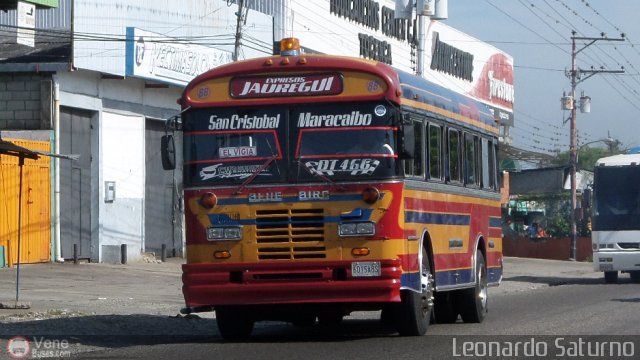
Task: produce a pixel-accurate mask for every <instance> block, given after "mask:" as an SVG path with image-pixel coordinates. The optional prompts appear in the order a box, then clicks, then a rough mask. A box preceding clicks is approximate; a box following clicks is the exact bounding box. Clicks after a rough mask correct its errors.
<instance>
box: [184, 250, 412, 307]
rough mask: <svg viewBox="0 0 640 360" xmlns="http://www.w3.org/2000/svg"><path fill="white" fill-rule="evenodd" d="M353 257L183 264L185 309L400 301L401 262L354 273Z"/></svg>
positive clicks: (382, 262)
mask: <svg viewBox="0 0 640 360" xmlns="http://www.w3.org/2000/svg"><path fill="white" fill-rule="evenodd" d="M351 264H352V261H331V262H328V261H327V262H320V261H309V262H307V261H305V262H296V263H290V262H287V263H274V262H271V263H253V264H246V263H228V264H185V265H182V283H183V286H182V292H183V295H184V299H185V303H186V306H187V307H191V308H197V307H206V306H217V305H258V304H305V303H307V304H311V303H372V302H377V303H380V302H399V301H400V277H401V275H402V270H401V266H400V260H382V261H380V276H375V277H353V276H352V274H351Z"/></svg>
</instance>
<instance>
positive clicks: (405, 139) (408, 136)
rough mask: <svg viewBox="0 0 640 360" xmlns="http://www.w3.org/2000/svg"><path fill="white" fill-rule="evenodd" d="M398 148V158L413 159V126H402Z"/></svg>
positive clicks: (414, 146) (414, 139)
mask: <svg viewBox="0 0 640 360" xmlns="http://www.w3.org/2000/svg"><path fill="white" fill-rule="evenodd" d="M400 146H401V148H400V158H402V159H413V157H414V156H415V149H416V137H415V132H414V128H413V125H402V134H401V138H400Z"/></svg>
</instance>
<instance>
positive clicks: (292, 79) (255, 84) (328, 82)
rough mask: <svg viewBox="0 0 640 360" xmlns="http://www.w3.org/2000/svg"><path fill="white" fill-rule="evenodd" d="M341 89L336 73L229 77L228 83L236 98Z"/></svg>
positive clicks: (322, 92) (339, 90) (335, 92)
mask: <svg viewBox="0 0 640 360" xmlns="http://www.w3.org/2000/svg"><path fill="white" fill-rule="evenodd" d="M342 89H343V81H342V76H341V75H340V74H338V73H330V74H326V73H325V74H309V75H305V74H301V75H294V76H291V75H288V76H242V77H236V78H233V79H231V82H230V84H229V90H230V92H231V97H233V98H236V99H243V98H268V97H289V96H317V95H337V94H340V93H341V92H342Z"/></svg>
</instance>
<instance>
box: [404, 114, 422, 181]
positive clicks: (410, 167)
mask: <svg viewBox="0 0 640 360" xmlns="http://www.w3.org/2000/svg"><path fill="white" fill-rule="evenodd" d="M412 124H413V129H414V133H415V148H414V149H415V150H414V156H413V159H406V160H405V161H404V173H405V175H406V176H408V177H419V178H422V177H423V175H424V153H425V151H424V145H423V144H424V136H423V131H422V122H420V121H418V120H414V121H413V123H412Z"/></svg>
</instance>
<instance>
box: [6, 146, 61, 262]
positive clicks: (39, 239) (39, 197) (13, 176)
mask: <svg viewBox="0 0 640 360" xmlns="http://www.w3.org/2000/svg"><path fill="white" fill-rule="evenodd" d="M3 140H5V141H10V142H12V143H14V144H16V145H18V146H22V147H25V148H27V149H31V150H39V151H46V152H49V149H50V145H49V142H48V141H34V140H16V139H6V138H5V139H3ZM22 171H23V173H22V213H21V223H22V226H21V232H20V237H21V239H20V243H21V250H20V263H37V262H48V261H50V259H51V174H50V159H49V157H47V156H40V158H38V159H37V160H31V159H25V160H24V166H23V169H22ZM19 184H20V166H18V158H17V157H15V156H8V155H0V246H5V256H6V262H7V263H8V264H9V265H12V264H15V263H16V261H17V260H18V247H17V246H18V244H17V242H18V231H17V230H18V199H19V189H20V187H19Z"/></svg>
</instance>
